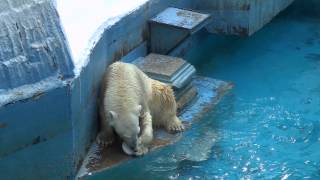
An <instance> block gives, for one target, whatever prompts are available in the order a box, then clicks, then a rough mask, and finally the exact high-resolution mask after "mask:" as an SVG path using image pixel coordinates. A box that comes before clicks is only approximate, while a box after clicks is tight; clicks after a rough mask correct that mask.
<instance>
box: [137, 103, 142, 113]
mask: <svg viewBox="0 0 320 180" xmlns="http://www.w3.org/2000/svg"><path fill="white" fill-rule="evenodd" d="M137 109H138V112H139V114H141V113H142V106H141V105H138V108H137Z"/></svg>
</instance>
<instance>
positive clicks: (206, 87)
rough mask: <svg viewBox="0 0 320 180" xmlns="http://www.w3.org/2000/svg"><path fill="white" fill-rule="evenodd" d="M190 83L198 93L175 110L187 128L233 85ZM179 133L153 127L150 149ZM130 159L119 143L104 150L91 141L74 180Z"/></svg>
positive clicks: (203, 81)
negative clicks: (187, 103) (192, 99)
mask: <svg viewBox="0 0 320 180" xmlns="http://www.w3.org/2000/svg"><path fill="white" fill-rule="evenodd" d="M192 84H193V86H194V87H195V88H196V89H197V91H198V96H197V98H196V99H194V101H193V103H192V104H190V105H189V106H187V107H186V108H184V109H183V110H182V111H180V112H179V117H180V118H181V120H182V121H183V122H184V123H185V124H186V127H190V126H191V125H192V122H193V121H195V120H197V119H200V118H201V117H203V116H204V115H205V114H206V112H207V111H208V110H210V109H212V107H213V106H214V105H216V104H217V103H218V102H219V100H220V99H221V97H223V95H224V94H225V93H226V92H228V91H229V90H230V89H231V88H232V87H233V86H232V84H230V83H227V82H223V81H219V80H215V79H211V78H205V77H200V76H196V77H194V79H193V80H192ZM182 136H183V133H180V134H169V133H167V132H165V131H163V130H161V129H156V130H155V139H154V141H153V144H152V147H151V151H153V150H155V149H159V148H161V147H164V146H167V145H169V144H172V143H175V142H177V141H178V140H179V139H180V138H181V137H182ZM146 156H147V155H146ZM142 158H143V157H142ZM130 160H131V161H132V160H135V158H133V157H131V156H127V155H125V154H124V153H123V152H122V150H121V146H120V143H115V144H114V145H112V146H110V147H108V148H106V149H104V148H102V147H99V146H98V145H97V144H96V143H93V144H92V146H91V148H90V150H89V153H88V155H87V156H86V158H85V159H84V162H83V164H82V166H81V168H80V170H79V172H78V175H77V179H91V178H93V179H94V177H95V176H96V175H98V174H99V173H102V172H104V171H107V170H108V169H110V168H112V167H115V166H119V165H121V164H123V163H125V162H127V161H130Z"/></svg>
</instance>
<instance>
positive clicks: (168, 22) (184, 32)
mask: <svg viewBox="0 0 320 180" xmlns="http://www.w3.org/2000/svg"><path fill="white" fill-rule="evenodd" d="M209 19H210V15H209V14H203V13H199V12H195V11H189V10H184V9H178V8H173V7H169V8H167V9H165V10H164V11H162V12H161V13H160V14H158V15H156V16H155V17H154V18H152V19H150V20H149V22H150V36H151V37H150V40H151V51H152V52H156V53H160V54H168V53H169V52H170V50H172V49H173V48H174V47H175V46H177V45H178V44H179V43H180V42H181V41H182V40H184V39H185V38H186V37H188V36H190V35H191V34H194V33H196V32H198V31H199V30H200V29H201V28H203V27H204V26H206V25H207V24H208V23H209Z"/></svg>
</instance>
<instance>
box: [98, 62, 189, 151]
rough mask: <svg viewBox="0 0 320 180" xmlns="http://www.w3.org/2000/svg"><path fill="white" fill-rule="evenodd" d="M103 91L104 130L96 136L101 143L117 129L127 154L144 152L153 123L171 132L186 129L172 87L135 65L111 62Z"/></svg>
mask: <svg viewBox="0 0 320 180" xmlns="http://www.w3.org/2000/svg"><path fill="white" fill-rule="evenodd" d="M101 93H102V96H101V97H102V98H101V100H100V105H99V107H100V119H101V123H100V124H101V132H100V133H99V134H98V136H97V141H98V143H99V144H101V145H109V144H111V143H112V142H113V140H114V131H115V132H116V134H118V136H119V137H120V138H121V139H122V141H123V144H122V148H123V151H124V152H125V153H127V154H129V155H143V154H145V153H147V152H148V146H149V145H150V143H151V141H152V140H153V126H162V127H164V128H165V129H166V130H168V131H170V132H175V131H182V130H183V129H184V127H183V125H182V123H181V121H180V120H179V119H178V118H177V117H176V102H175V98H174V94H173V91H172V89H171V87H170V86H168V85H166V84H163V83H161V82H159V81H156V80H153V79H151V78H149V77H148V76H147V75H146V74H144V73H143V72H142V71H141V70H139V69H138V68H137V67H136V66H135V65H132V64H128V63H123V62H116V63H113V64H112V65H110V66H109V67H108V69H107V71H106V74H105V76H104V79H103V83H102V90H101ZM152 115H154V116H155V118H152Z"/></svg>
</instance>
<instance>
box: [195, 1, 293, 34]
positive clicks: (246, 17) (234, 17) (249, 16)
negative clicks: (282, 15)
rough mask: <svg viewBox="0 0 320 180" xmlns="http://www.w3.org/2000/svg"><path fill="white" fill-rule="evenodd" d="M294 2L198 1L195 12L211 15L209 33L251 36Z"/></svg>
mask: <svg viewBox="0 0 320 180" xmlns="http://www.w3.org/2000/svg"><path fill="white" fill-rule="evenodd" d="M293 1H294V0H238V1H234V0H199V1H194V2H193V3H194V4H193V7H194V8H195V9H197V10H200V11H203V12H207V13H211V15H212V19H213V20H212V23H211V24H210V25H208V26H207V29H208V31H209V32H212V33H218V34H232V35H240V36H248V35H252V34H253V33H254V32H256V31H258V30H259V29H261V28H262V27H263V26H264V25H265V24H267V23H268V22H269V21H271V20H272V18H273V17H274V16H276V15H277V14H278V13H279V12H280V11H282V10H283V9H285V8H286V7H287V6H288V5H290V4H291V3H292V2H293Z"/></svg>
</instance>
